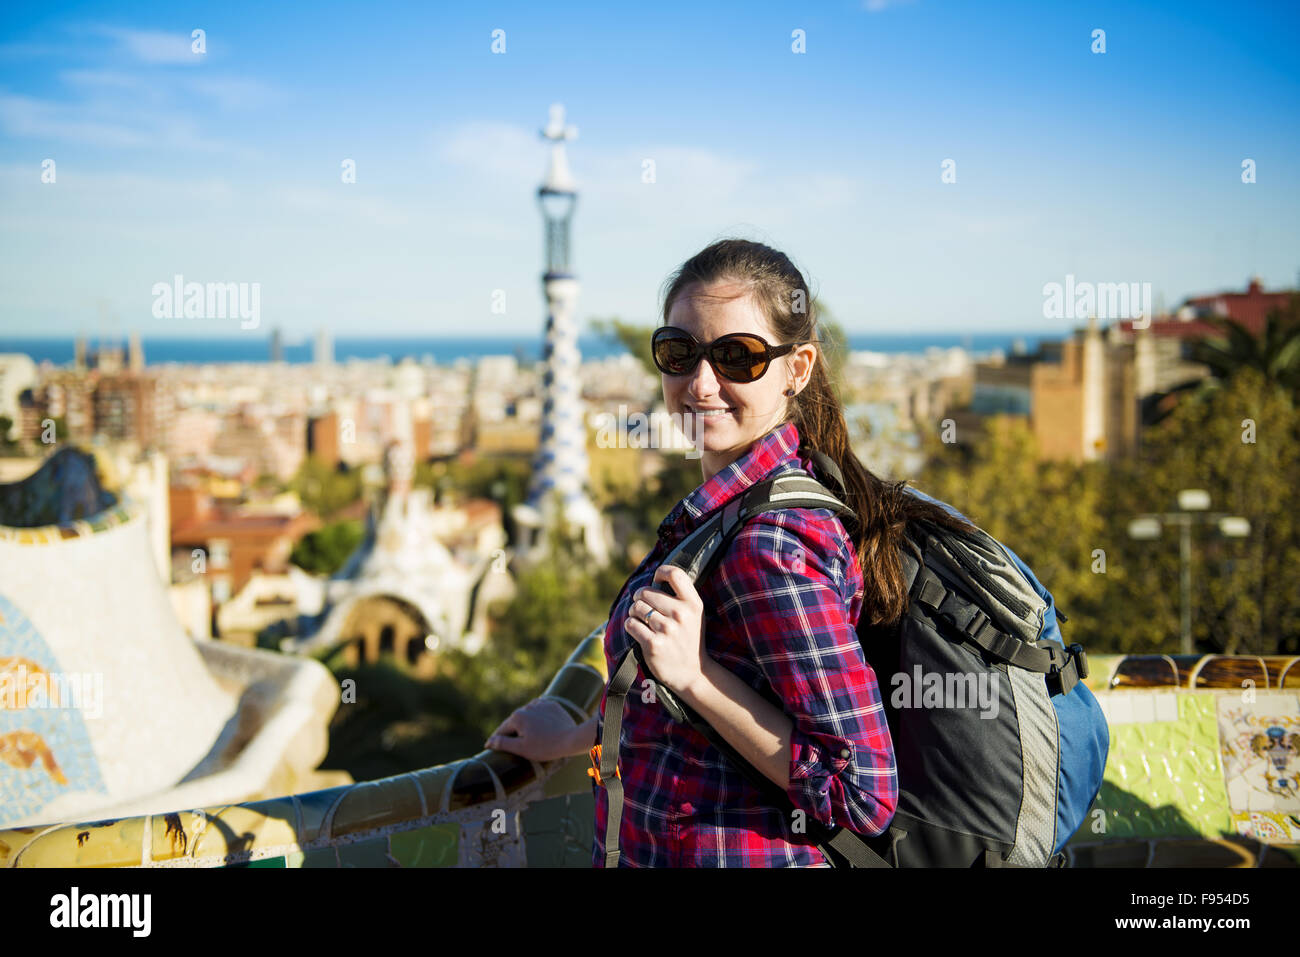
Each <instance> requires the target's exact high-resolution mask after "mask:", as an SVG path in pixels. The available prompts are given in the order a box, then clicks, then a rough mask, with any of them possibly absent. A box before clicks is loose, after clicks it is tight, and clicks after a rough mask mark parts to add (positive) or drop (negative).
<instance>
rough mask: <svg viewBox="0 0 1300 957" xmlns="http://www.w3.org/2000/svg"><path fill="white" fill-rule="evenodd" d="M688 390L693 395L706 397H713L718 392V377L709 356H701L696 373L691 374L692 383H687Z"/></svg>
mask: <svg viewBox="0 0 1300 957" xmlns="http://www.w3.org/2000/svg"><path fill="white" fill-rule="evenodd" d="M687 390H688V391H689V392H690V393H691V395H695V396H705V395H711V394H713V393H714V392H716V391H718V376H717V373H716V372H714V371H713V365H712V364H711V363H710V362H709V357H708V356H701V357H700V361H699V364H698V365H697V366H696V367H695V371H694V372H692V373H691V379H690V382H689V383H687Z"/></svg>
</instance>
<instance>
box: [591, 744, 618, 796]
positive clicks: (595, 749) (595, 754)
mask: <svg viewBox="0 0 1300 957" xmlns="http://www.w3.org/2000/svg"><path fill="white" fill-rule="evenodd" d="M587 756H588V757H590V758H591V767H589V768H587V776H588V777H591V778H595V779H596V783H597V784H598V785H600V786H601V787H604V786H605V782H604V781H603V780H601V777H600V745H599V744H596V745H592V746H591V748H589V749H588V751H587ZM614 777H616V778H618V779H619V780H620V781H621V780H622V779H623V775H622V773H621V772H620V771H619V769H618V763H617V762H615V764H614Z"/></svg>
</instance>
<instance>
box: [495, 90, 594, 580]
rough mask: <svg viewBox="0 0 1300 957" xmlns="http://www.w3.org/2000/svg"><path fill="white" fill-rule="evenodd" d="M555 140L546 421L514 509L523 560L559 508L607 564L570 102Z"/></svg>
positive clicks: (545, 192)
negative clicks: (590, 453)
mask: <svg viewBox="0 0 1300 957" xmlns="http://www.w3.org/2000/svg"><path fill="white" fill-rule="evenodd" d="M541 133H542V137H543V138H544V139H547V140H549V141H550V143H551V161H550V166H549V168H548V169H547V172H546V179H545V180H544V181H543V182H542V185H541V186H540V187H539V188H538V190H537V200H538V203H539V205H540V206H541V209H542V220H543V225H544V227H545V246H546V271H545V272H544V273H543V274H542V289H543V291H544V292H545V294H546V340H545V344H544V346H543V351H542V361H543V363H544V364H545V371H544V373H543V376H542V423H541V435H540V438H539V442H538V447H537V456H536V458H535V459H534V460H533V474H532V479H531V482H530V483H529V487H528V500H527V503H526V505H525V506H524V507H523V508H520V509H518V510H517V511H516V519H517V520H518V522H519V525H520V531H521V533H522V534H521V535H520V542H519V544H520V551H521V553H522V555H521V557H524V558H525V559H527V558H529V557H533V558H538V557H540V556H541V555H543V554H545V552H546V550H547V548H546V545H547V543H546V541H545V539H546V530H547V528H548V527H550V526H551V525H552V523H553V522H554V521H555V520H556V518H557V515H556V509H557V508H558V509H560V510H561V511H562V512H563V516H564V521H565V522H566V523H567V524H568V525H569V526H570V527H571V528H573V529H574V530H580V531H581V532H582V535H583V538H584V540H585V541H586V545H587V549H588V551H589V552H590V553H591V555H592V557H593V558H594V559H595V560H596V561H598V562H601V563H604V562H605V561H606V560H607V556H608V550H607V542H606V537H605V532H604V523H603V521H602V520H601V515H600V512H599V511H597V509H596V507H595V505H594V504H593V503H592V501H591V498H590V496H589V495H588V494H587V489H586V484H587V427H586V423H585V421H584V416H583V404H582V393H581V388H580V380H579V375H578V373H579V366H580V364H581V361H582V356H581V354H580V353H579V352H578V329H577V324H576V317H575V315H574V312H575V307H576V305H577V301H578V279H577V277H576V275H575V274H574V272H573V268H572V263H571V262H570V249H571V247H570V244H569V227H570V223H571V221H572V219H573V210H574V207H575V206H576V205H577V202H578V192H577V188H576V185H575V183H574V181H573V177H572V176H571V175H570V173H569V161H568V157H567V156H566V154H565V151H564V144H565V141H566V140H571V139H574V138H575V137H576V136H577V135H578V131H577V129H576V128H575V127H572V126H567V125H566V124H565V122H564V107H563V105H561V104H559V103H556V104H554V105H553V106H552V107H551V118H550V122H549V123H548V124H547V125H546V127H545V129H543V130H542V131H541Z"/></svg>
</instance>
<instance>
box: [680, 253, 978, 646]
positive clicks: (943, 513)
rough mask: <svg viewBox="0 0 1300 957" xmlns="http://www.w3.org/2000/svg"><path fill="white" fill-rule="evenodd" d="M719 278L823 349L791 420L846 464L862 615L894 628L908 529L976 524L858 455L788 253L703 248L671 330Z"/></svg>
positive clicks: (786, 335) (774, 322)
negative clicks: (697, 289)
mask: <svg viewBox="0 0 1300 957" xmlns="http://www.w3.org/2000/svg"><path fill="white" fill-rule="evenodd" d="M717 280H731V281H733V282H738V283H742V284H745V285H747V286H749V294H750V295H751V296H752V297H753V300H754V302H755V304H756V305H757V306H758V307H759V309H761V310H762V312H763V314H764V315H765V316H766V317H767V321H768V324H769V325H770V326H771V328H772V330H773V332H775V333H776V336H777V343H782V344H784V343H800V342H810V343H812V344H813V345H814V347H815V348H816V349H817V358H816V359H815V360H814V363H813V370H812V378H811V379H810V380H809V382H808V385H807V386H806V387H805V388H804V389H803V391H801V392H800V393H799V394H798V395H796V396H795V397H794V398H792V399H790V400H789V410H788V412H787V414H786V418H785V420H784V421H787V422H793V423H794V424H795V426H796V428H798V430H799V437H800V441H801V442H802V444H804V445H806V446H809V447H811V448H813V449H816V450H817V451H819V452H822V453H824V454H825V455H827V456H829V457H830V459H831V460H832V461H833V462H834V463H835V464H836V465H837V466H839V469H840V472H841V473H842V474H843V476H844V497H845V499H846V504H848V505H849V506H850V507H851V508H852V509H853V511H854V513H855V514H856V516H857V521H853V520H852V519H850V520H849V521H848V522H846V524H847V526H848V529H849V534H850V536H851V537H852V538H853V544H854V547H855V548H856V549H857V553H858V561H859V562H860V563H861V566H862V577H863V581H864V584H865V595H864V597H863V603H862V615H863V616H864V618H865V620H866V622H867V623H868V624H873V625H876V624H892V623H893V622H895V621H897V619H898V618H899V617H900V616H901V615H902V614H903V612H905V611H906V610H907V601H908V596H907V590H906V588H905V585H904V581H903V572H902V567H901V563H900V562H899V558H898V549H899V548H900V547H901V546H902V543H903V536H904V531H905V529H906V526H907V523H908V522H909V521H928V522H932V523H934V524H936V525H941V526H944V527H947V528H952V529H955V530H959V531H970V530H971V529H972V526H971V525H970V524H968V523H966V522H963V521H962V520H961V519H959V518H957V517H956V516H954V515H952V514H951V513H950V512H948V511H947V510H946V509H944V508H942V507H940V506H938V505H935V504H934V503H932V502H928V501H926V500H925V499H922V498H918V497H917V496H915V495H911V494H909V493H908V492H907V491H906V487H907V483H906V482H887V481H885V480H883V479H880V478H878V477H877V476H875V475H873V474H872V473H871V472H870V471H869V470H868V469H867V468H866V466H864V465H863V464H862V462H860V461H859V460H858V457H857V456H856V455H855V454H854V453H853V450H852V449H851V448H850V447H849V432H848V427H847V425H846V424H845V421H844V410H843V408H842V407H841V405H840V401H839V397H838V396H837V395H836V394H835V390H834V389H833V388H832V386H831V382H830V378H829V376H828V375H827V369H826V357H825V355H824V354H823V352H822V348H821V339H822V337H821V336H819V335H818V332H819V327H818V317H817V306H816V303H815V302H814V300H813V298H812V296H811V295H810V293H809V290H808V284H807V282H805V281H804V277H803V274H802V273H801V272H800V271H799V270H798V269H797V268H795V265H794V264H793V263H792V262H791V261H790V259H789V257H788V256H786V255H785V254H784V253H781V252H778V251H777V250H775V249H773V248H771V247H770V246H764V245H763V244H762V243H755V242H750V241H748V240H744V239H723V240H719V241H718V242H715V243H713V244H712V245H710V246H708V247H706V248H705V249H702V250H701V251H700V252H698V253H696V254H695V255H694V256H692V257H691V258H690V259H688V260H686V262H684V263H683V264H682V265H681V267H680V268H678V269H677V271H676V272H674V273H673V274H672V275H671V276H669V278H668V279H667V280H666V282H665V286H666V288H667V292H666V293H665V295H664V306H663V321H664V324H665V325H667V323H668V316H669V314H670V313H671V312H672V308H673V303H674V302H676V300H677V299H678V297H679V296H681V295H682V293H683V291H684V290H685V289H686V288H687V287H688V286H691V285H692V284H694V283H712V282H715V281H717ZM777 343H773V345H775V344H777ZM821 478H822V479H823V480H824V479H826V476H824V475H823V476H821Z"/></svg>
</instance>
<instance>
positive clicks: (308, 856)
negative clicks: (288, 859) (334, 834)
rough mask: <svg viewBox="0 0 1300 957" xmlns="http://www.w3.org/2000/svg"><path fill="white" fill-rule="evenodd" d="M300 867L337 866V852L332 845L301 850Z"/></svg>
mask: <svg viewBox="0 0 1300 957" xmlns="http://www.w3.org/2000/svg"><path fill="white" fill-rule="evenodd" d="M299 866H301V867H338V866H339V856H338V852H337V851H335V850H334V848H332V847H316V848H313V849H312V850H310V851H304V852H303V859H302V864H301V865H299Z"/></svg>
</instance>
